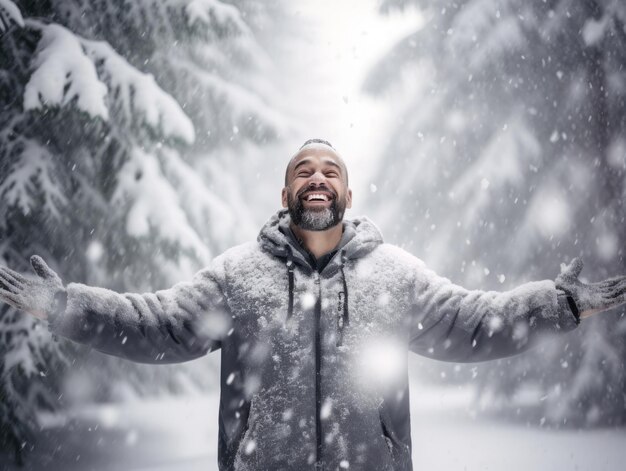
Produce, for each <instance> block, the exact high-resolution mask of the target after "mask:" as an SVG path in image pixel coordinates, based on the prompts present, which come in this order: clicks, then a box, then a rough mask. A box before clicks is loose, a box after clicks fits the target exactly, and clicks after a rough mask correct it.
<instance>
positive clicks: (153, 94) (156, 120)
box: [83, 40, 195, 143]
mask: <svg viewBox="0 0 626 471" xmlns="http://www.w3.org/2000/svg"><path fill="white" fill-rule="evenodd" d="M83 46H84V49H85V52H86V54H87V55H88V56H89V58H90V59H91V60H92V61H93V62H94V63H98V64H101V65H100V66H99V67H100V69H101V73H102V75H103V79H104V80H105V81H106V82H107V83H108V84H109V87H110V90H111V91H112V92H113V93H112V95H117V94H119V98H117V100H119V101H120V103H121V105H122V110H123V111H124V113H125V115H126V118H127V119H128V120H129V122H130V121H132V120H133V119H135V118H136V117H139V118H140V119H143V120H144V122H145V123H146V124H147V125H148V126H150V127H152V128H153V129H156V130H159V131H161V132H162V133H163V135H164V136H165V137H177V138H180V139H182V140H183V141H185V142H187V143H192V142H193V141H194V140H195V131H194V128H193V124H192V122H191V120H190V119H189V118H188V117H187V115H186V114H185V113H184V111H183V110H182V109H181V107H180V105H179V104H178V103H177V102H176V100H175V99H174V98H173V97H172V96H171V95H169V94H168V93H166V92H164V91H163V90H162V89H161V88H160V87H159V85H158V84H157V83H156V81H155V79H154V76H153V75H152V74H145V73H143V72H141V71H139V70H137V69H136V68H134V67H133V66H132V65H130V64H129V63H128V62H127V61H126V59H124V58H123V57H122V56H120V55H119V54H118V53H117V52H115V50H113V48H112V47H111V46H110V45H109V44H107V43H106V42H101V41H88V40H83Z"/></svg>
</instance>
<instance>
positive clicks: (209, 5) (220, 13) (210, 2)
mask: <svg viewBox="0 0 626 471" xmlns="http://www.w3.org/2000/svg"><path fill="white" fill-rule="evenodd" d="M170 3H171V2H170ZM176 3H179V2H176ZM185 13H186V14H187V24H188V25H189V26H193V24H194V23H196V22H200V23H204V25H203V26H204V27H209V26H212V23H213V22H212V21H211V20H212V19H214V21H215V22H217V24H218V25H220V26H228V25H232V26H235V27H236V28H237V31H238V32H240V33H243V32H249V29H248V27H247V25H246V24H245V22H244V21H242V19H241V15H240V13H239V10H238V9H237V7H235V6H233V5H229V4H227V3H222V2H220V1H218V0H191V1H190V2H189V3H188V4H187V5H186V6H185Z"/></svg>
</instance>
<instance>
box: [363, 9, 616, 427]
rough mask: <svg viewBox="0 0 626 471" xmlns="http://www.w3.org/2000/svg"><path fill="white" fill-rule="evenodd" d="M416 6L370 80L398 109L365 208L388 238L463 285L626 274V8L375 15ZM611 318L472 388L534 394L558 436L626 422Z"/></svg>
mask: <svg viewBox="0 0 626 471" xmlns="http://www.w3.org/2000/svg"><path fill="white" fill-rule="evenodd" d="M413 7H416V8H419V9H421V11H422V12H423V14H424V18H425V21H424V24H423V26H420V27H419V28H416V31H415V32H414V33H413V34H411V35H409V36H407V37H406V38H404V39H403V40H402V41H401V42H399V43H398V44H397V45H396V46H395V47H394V48H393V50H391V51H390V52H389V53H388V55H387V56H386V57H385V58H383V59H382V60H381V61H380V62H379V63H378V64H376V66H375V67H373V69H372V71H371V73H370V75H369V77H368V79H367V82H366V88H367V89H368V90H369V91H370V92H372V93H374V94H377V95H381V96H382V95H385V96H393V95H394V93H398V94H399V95H400V96H401V99H400V100H397V102H396V103H395V105H396V106H397V108H398V112H397V122H396V123H394V124H395V132H394V133H393V134H392V135H390V136H389V144H388V147H387V151H386V152H385V154H384V155H383V156H381V161H380V162H381V163H380V167H379V172H378V173H377V174H375V176H374V177H373V183H374V184H375V185H376V186H377V188H378V191H377V192H376V193H375V194H372V196H371V198H370V202H371V203H372V204H376V205H379V207H380V208H382V210H381V211H380V212H379V213H378V214H376V219H377V220H378V221H379V224H380V225H381V227H382V228H383V229H384V232H385V234H386V235H387V237H388V238H390V239H391V240H392V241H394V242H397V243H400V244H402V245H403V246H405V247H406V248H408V249H409V250H411V251H412V252H414V253H416V254H417V255H418V256H420V257H423V258H424V259H425V260H426V261H427V262H429V264H430V265H431V266H433V267H434V268H436V269H437V270H438V271H439V272H440V273H443V274H445V275H446V276H449V277H451V278H452V279H453V280H455V281H457V282H459V283H462V284H464V285H465V286H468V287H472V288H476V287H482V288H491V289H500V290H502V289H508V288H510V287H512V286H514V285H516V284H519V283H521V282H524V281H528V280H535V279H546V278H547V279H554V277H555V276H556V275H557V274H558V270H559V265H560V263H561V262H568V261H569V260H571V258H572V257H574V256H576V255H581V256H582V258H583V259H584V260H585V263H586V267H587V268H586V270H585V273H584V277H586V279H587V280H589V281H599V280H601V279H604V278H606V277H610V276H615V275H618V274H620V273H623V272H624V268H625V267H626V261H625V259H624V249H623V247H624V245H625V243H626V229H625V228H626V224H624V206H623V201H624V197H625V195H626V184H625V180H624V176H625V174H626V172H625V170H626V160H625V159H624V156H625V155H626V154H625V153H624V149H625V148H626V144H625V143H626V131H625V130H626V119H625V118H626V69H625V68H624V66H625V65H626V34H625V32H624V31H625V29H624V25H625V23H626V6H625V4H624V3H623V2H615V1H599V2H575V1H570V0H554V1H543V2H524V1H520V0H465V1H460V2H459V1H455V2H451V1H446V2H435V1H429V0H410V1H409V0H407V1H405V0H393V1H391V0H390V1H386V2H383V4H382V7H381V9H382V11H383V12H387V11H390V10H394V9H396V8H400V9H403V8H413ZM389 199H393V201H394V203H396V204H394V206H393V207H392V208H390V207H389V206H388V204H387V202H388V200H389ZM616 311H617V312H613V313H608V314H602V315H600V316H597V317H596V318H594V319H593V320H592V321H590V322H589V323H586V324H585V326H584V327H583V328H582V329H581V331H580V332H577V333H576V334H575V337H574V338H570V339H568V340H567V341H564V340H561V341H558V340H554V341H553V342H551V343H546V345H545V347H544V348H543V349H538V350H537V351H535V352H531V353H529V354H527V355H524V356H523V357H520V358H517V359H511V360H506V361H502V362H500V364H499V365H485V366H484V367H481V368H479V370H478V371H479V373H478V374H477V375H474V376H476V379H475V381H478V382H480V383H481V385H482V386H483V387H484V388H485V389H491V388H495V389H496V390H497V391H499V393H500V394H508V393H512V392H514V391H515V390H517V389H518V388H521V387H523V386H529V385H538V386H539V388H540V389H541V390H542V391H543V393H542V394H541V395H540V396H541V397H543V398H544V400H542V401H538V403H537V407H538V408H539V410H540V411H543V412H542V415H545V416H547V417H548V418H549V419H550V420H551V421H552V422H554V423H558V424H563V423H569V422H572V421H576V422H583V423H623V422H624V421H626V414H624V410H625V409H624V406H625V397H624V394H623V391H624V388H625V387H626V374H625V372H626V369H625V368H624V364H623V359H624V358H625V357H626V347H625V345H626V342H624V332H625V331H626V323H625V322H626V321H624V320H622V318H623V311H624V310H623V309H618V310H616ZM538 365H541V366H540V367H539V366H538ZM568 421H569V422H568Z"/></svg>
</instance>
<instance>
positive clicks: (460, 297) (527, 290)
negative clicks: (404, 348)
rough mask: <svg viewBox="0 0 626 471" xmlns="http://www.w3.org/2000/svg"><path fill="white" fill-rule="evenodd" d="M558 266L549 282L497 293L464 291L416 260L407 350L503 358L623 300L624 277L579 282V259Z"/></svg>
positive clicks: (461, 358)
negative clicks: (409, 341)
mask: <svg viewBox="0 0 626 471" xmlns="http://www.w3.org/2000/svg"><path fill="white" fill-rule="evenodd" d="M561 270H562V271H561V274H560V275H559V276H557V278H556V280H555V281H552V280H543V281H534V282H529V283H525V284H523V285H521V286H518V287H517V288H514V289H512V290H509V291H503V292H497V291H481V290H467V289H465V288H463V287H461V286H458V285H455V284H454V283H452V282H451V281H450V280H448V279H447V278H444V277H441V276H438V275H437V274H435V273H434V272H433V271H432V270H429V269H428V268H427V267H426V266H425V265H423V263H422V264H421V266H420V267H419V268H418V270H417V272H416V279H415V297H414V305H413V310H412V312H411V316H410V324H411V326H410V329H411V349H412V350H413V351H415V352H417V353H420V354H423V355H425V356H428V357H431V358H435V359H438V360H445V361H457V362H477V361H485V360H494V359H497V358H504V357H508V356H512V355H516V354H518V353H522V352H523V351H526V350H528V349H529V348H532V347H533V346H535V345H537V343H538V341H539V339H541V337H542V336H543V335H546V334H551V333H557V332H567V331H570V330H573V329H575V328H576V327H577V326H578V325H579V324H580V321H581V319H582V318H586V317H589V316H590V315H593V314H595V313H598V312H601V311H604V310H607V309H610V308H613V307H616V306H618V305H620V304H622V303H624V302H626V276H620V277H615V278H611V279H609V280H605V281H602V282H599V283H591V284H585V283H582V282H581V281H579V280H578V275H579V274H580V271H581V270H582V261H581V260H580V259H579V258H576V259H574V260H573V261H572V262H571V263H570V265H568V266H562V268H561Z"/></svg>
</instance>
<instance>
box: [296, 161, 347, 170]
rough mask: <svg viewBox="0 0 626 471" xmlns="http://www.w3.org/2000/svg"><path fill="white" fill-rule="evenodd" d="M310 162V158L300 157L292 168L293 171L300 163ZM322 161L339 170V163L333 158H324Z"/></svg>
mask: <svg viewBox="0 0 626 471" xmlns="http://www.w3.org/2000/svg"><path fill="white" fill-rule="evenodd" d="M310 162H311V159H302V160H301V161H300V162H298V163H297V164H296V166H295V167H294V168H293V171H294V172H295V171H296V170H297V169H298V167H299V166H300V165H306V164H308V163H310ZM323 162H324V163H325V164H329V165H333V166H334V167H337V168H338V169H339V170H341V165H339V164H338V163H337V162H335V161H334V160H331V159H324V160H323Z"/></svg>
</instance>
